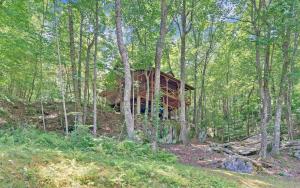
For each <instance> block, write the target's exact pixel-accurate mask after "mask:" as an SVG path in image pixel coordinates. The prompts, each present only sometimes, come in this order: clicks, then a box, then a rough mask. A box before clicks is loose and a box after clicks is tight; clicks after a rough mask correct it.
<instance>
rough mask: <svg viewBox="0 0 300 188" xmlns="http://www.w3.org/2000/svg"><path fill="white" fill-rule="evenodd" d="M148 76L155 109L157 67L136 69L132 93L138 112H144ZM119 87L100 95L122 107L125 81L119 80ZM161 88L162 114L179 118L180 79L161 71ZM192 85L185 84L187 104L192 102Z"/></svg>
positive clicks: (150, 108)
mask: <svg viewBox="0 0 300 188" xmlns="http://www.w3.org/2000/svg"><path fill="white" fill-rule="evenodd" d="M147 77H148V81H149V112H152V111H153V109H152V108H153V105H152V101H153V99H154V85H155V69H154V68H152V69H150V70H135V71H133V72H132V78H133V88H134V90H132V91H131V92H132V95H131V105H132V111H134V112H135V113H136V114H140V113H144V112H145V106H146V94H147ZM119 83H120V84H119V86H118V87H117V89H115V90H113V91H104V92H102V93H101V94H100V95H101V96H102V97H105V98H106V99H107V100H108V101H109V103H110V104H111V105H113V106H114V107H118V108H120V109H122V100H123V83H124V81H120V82H119ZM160 89H161V109H160V116H161V117H162V118H163V119H169V118H171V119H177V117H178V115H177V110H178V108H179V106H180V99H179V92H180V80H178V79H176V78H175V77H174V75H172V74H171V73H164V72H160ZM192 90H194V88H193V87H192V86H189V85H187V84H186V85H185V91H186V100H185V101H186V106H187V107H188V106H189V105H190V104H191V91H192Z"/></svg>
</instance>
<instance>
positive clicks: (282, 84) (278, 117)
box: [272, 28, 291, 155]
mask: <svg viewBox="0 0 300 188" xmlns="http://www.w3.org/2000/svg"><path fill="white" fill-rule="evenodd" d="M290 35H291V32H290V29H289V28H287V31H286V35H285V40H284V43H283V45H282V48H283V64H282V70H281V71H282V72H281V78H280V85H279V93H278V97H277V101H276V113H275V125H274V141H273V147H272V153H273V154H275V155H277V154H279V147H280V123H281V112H282V102H283V97H284V91H285V89H286V85H287V83H286V81H287V70H288V67H289V64H290V56H289V47H290Z"/></svg>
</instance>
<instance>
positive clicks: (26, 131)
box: [0, 100, 300, 187]
mask: <svg viewBox="0 0 300 188" xmlns="http://www.w3.org/2000/svg"><path fill="white" fill-rule="evenodd" d="M72 106H73V104H72V103H68V104H67V107H68V109H72ZM44 109H45V110H44V111H45V118H46V129H47V131H50V133H44V132H41V131H38V130H37V129H35V128H38V129H42V118H41V116H40V114H41V110H40V105H39V104H38V103H37V104H24V103H22V102H15V101H14V102H11V101H9V100H0V128H1V126H2V129H0V131H1V132H0V133H1V135H0V140H1V141H0V151H1V155H0V161H2V162H1V163H0V182H1V183H0V187H74V186H75V187H141V186H144V187H153V186H154V187H170V186H171V187H172V186H173V187H299V184H300V163H299V161H296V159H293V158H291V157H290V156H289V155H288V154H283V155H281V156H278V157H277V158H276V159H274V158H270V160H271V162H272V164H273V165H272V169H268V170H269V172H270V173H268V174H261V173H260V174H254V175H247V174H239V173H234V172H229V171H225V170H221V169H219V167H220V162H221V161H222V160H223V159H224V158H225V157H226V156H225V154H223V153H218V152H214V151H212V150H211V148H210V147H209V144H197V143H192V144H191V145H190V146H188V147H186V146H183V145H181V144H175V145H164V146H162V149H163V150H165V151H167V153H166V152H159V154H153V153H152V152H151V151H150V146H149V145H139V144H138V145H136V144H130V143H129V144H128V143H127V141H126V140H125V141H123V142H119V141H116V140H119V139H120V135H121V133H122V130H123V129H124V125H123V120H122V116H121V115H120V114H119V113H116V112H108V111H107V110H106V109H103V110H99V112H98V121H99V122H100V123H99V124H100V125H101V128H100V130H99V131H98V132H99V133H101V135H102V136H103V135H104V136H109V137H114V138H116V139H115V140H112V139H100V141H99V140H96V141H95V140H94V139H92V140H91V139H87V140H85V137H83V138H78V137H76V136H75V137H74V136H73V139H72V136H71V139H69V138H67V139H66V138H65V137H63V136H61V134H60V133H62V132H63V127H62V126H60V125H61V122H62V120H63V114H62V113H61V112H62V109H61V105H60V104H58V103H48V104H45V106H44ZM69 111H70V110H69ZM69 120H70V124H72V121H74V118H73V117H72V113H70V114H69ZM89 122H92V117H91V116H90V117H88V123H89ZM4 124H8V125H13V126H14V127H21V129H20V128H17V129H16V130H12V129H7V128H5V127H6V126H4ZM34 125H38V126H34ZM3 126H4V127H3ZM32 128H34V129H32ZM51 131H52V132H53V131H55V133H51ZM78 143H79V144H82V143H83V144H82V145H77V144H78ZM89 143H92V145H91V146H90V145H89ZM170 153H172V154H174V155H175V156H176V157H175V156H174V155H171V154H170ZM254 157H256V156H254ZM177 159H178V161H177ZM286 174H288V176H286Z"/></svg>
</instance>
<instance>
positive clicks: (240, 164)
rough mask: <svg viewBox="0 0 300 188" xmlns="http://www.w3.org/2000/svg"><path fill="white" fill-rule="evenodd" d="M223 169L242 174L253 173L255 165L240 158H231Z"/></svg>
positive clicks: (224, 164) (224, 163)
mask: <svg viewBox="0 0 300 188" xmlns="http://www.w3.org/2000/svg"><path fill="white" fill-rule="evenodd" d="M222 167H223V168H225V169H227V170H230V171H234V172H241V173H252V172H253V169H254V168H253V164H252V162H251V161H248V160H246V159H242V158H239V157H230V158H228V159H226V160H225V161H224V162H223V165H222Z"/></svg>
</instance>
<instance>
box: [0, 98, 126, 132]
mask: <svg viewBox="0 0 300 188" xmlns="http://www.w3.org/2000/svg"><path fill="white" fill-rule="evenodd" d="M0 107H1V109H2V111H3V112H2V114H1V113H0V125H1V121H4V120H5V122H9V123H12V124H20V122H21V126H22V127H24V126H33V125H37V128H40V129H43V121H42V110H41V105H40V103H34V104H24V103H23V102H10V101H4V100H0ZM66 107H67V113H68V122H69V126H70V129H71V130H72V129H73V127H72V126H73V125H74V121H75V116H74V113H73V109H74V103H70V102H69V103H67V104H66ZM1 109H0V110H1ZM0 112H1V111H0ZM44 116H45V124H46V130H47V131H57V132H63V131H64V128H65V125H64V115H63V109H62V104H61V103H56V102H53V103H45V104H44ZM97 121H98V125H99V127H98V130H99V131H98V133H101V135H107V136H119V134H120V133H121V132H122V129H123V128H124V125H123V122H124V121H123V116H122V115H121V114H120V113H116V112H113V111H111V112H108V111H107V110H104V109H103V108H102V107H98V111H97ZM92 122H93V113H92V107H89V108H88V117H87V122H86V124H87V125H92V124H93V123H92Z"/></svg>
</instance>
